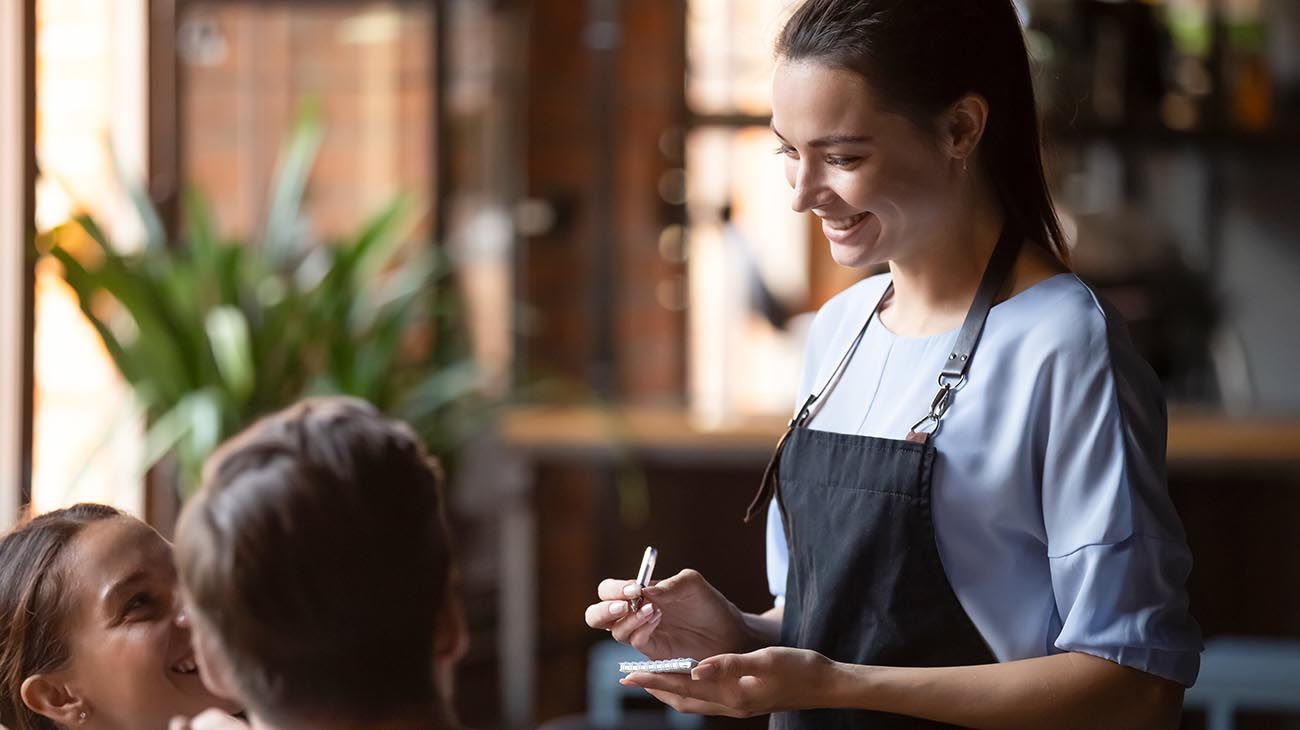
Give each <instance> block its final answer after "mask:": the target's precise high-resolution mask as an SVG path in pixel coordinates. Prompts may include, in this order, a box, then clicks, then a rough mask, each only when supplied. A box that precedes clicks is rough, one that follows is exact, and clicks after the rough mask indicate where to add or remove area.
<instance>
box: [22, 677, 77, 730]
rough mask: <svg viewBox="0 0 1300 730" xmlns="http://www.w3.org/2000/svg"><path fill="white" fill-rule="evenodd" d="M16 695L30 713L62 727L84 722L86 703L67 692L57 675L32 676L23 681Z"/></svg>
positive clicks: (74, 725) (65, 686)
mask: <svg viewBox="0 0 1300 730" xmlns="http://www.w3.org/2000/svg"><path fill="white" fill-rule="evenodd" d="M18 694H19V696H21V697H22V699H23V704H24V705H27V708H28V709H30V710H31V711H32V712H35V713H36V714H38V715H40V716H41V717H48V718H49V719H51V720H53V721H54V722H56V723H58V724H59V725H61V726H63V727H76V726H78V725H81V724H82V723H84V722H85V717H86V713H87V709H86V703H85V702H84V701H83V700H82V699H81V698H80V697H77V696H76V695H75V694H73V693H72V692H71V691H69V689H68V687H67V685H65V684H64V683H63V681H62V678H61V677H60V676H59V675H57V674H34V675H32V676H30V677H28V678H27V679H24V680H23V685H22V687H21V688H20V689H19V692H18Z"/></svg>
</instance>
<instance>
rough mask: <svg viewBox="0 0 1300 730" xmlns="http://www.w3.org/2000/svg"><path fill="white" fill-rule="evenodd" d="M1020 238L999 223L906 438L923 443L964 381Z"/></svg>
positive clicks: (1013, 229) (1013, 231)
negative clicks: (925, 408) (933, 386)
mask: <svg viewBox="0 0 1300 730" xmlns="http://www.w3.org/2000/svg"><path fill="white" fill-rule="evenodd" d="M1023 240H1024V237H1023V236H1022V235H1021V234H1020V233H1019V232H1018V230H1017V229H1016V227H1015V226H1013V225H1011V223H1010V222H1007V223H1004V224H1003V226H1002V234H1001V235H1000V236H998V242H997V245H996V246H994V247H993V255H992V256H990V257H989V262H988V264H987V265H986V266H985V267H984V276H983V278H982V279H980V285H979V289H976V290H975V299H974V300H973V301H972V302H971V305H970V309H968V310H966V320H965V321H964V322H962V325H961V331H960V332H958V333H957V342H956V343H955V344H954V345H953V348H952V353H951V354H949V355H948V359H947V360H945V361H944V365H943V371H942V372H940V373H939V391H938V392H937V393H935V395H934V400H933V401H931V402H930V411H929V412H928V413H926V414H925V417H924V418H922V419H921V420H919V421H917V422H916V423H915V424H913V425H912V428H911V430H909V431H908V432H907V436H906V440H907V441H913V442H916V443H922V444H924V443H927V442H929V440H930V437H931V436H933V435H934V434H935V432H937V431H938V430H939V422H940V421H941V420H942V419H943V416H944V414H945V413H947V412H948V406H949V405H951V404H952V394H953V391H956V390H958V389H960V388H961V386H963V385H965V383H966V371H967V370H968V369H969V368H970V361H971V358H973V357H974V356H975V348H976V347H977V346H978V345H979V341H980V336H981V335H983V334H984V323H985V322H986V321H988V318H989V311H990V310H992V309H993V300H994V299H996V298H997V296H998V292H1000V291H1002V287H1003V286H1004V285H1005V284H1006V282H1007V277H1008V276H1009V275H1010V274H1011V267H1012V266H1013V265H1014V264H1015V263H1016V255H1017V254H1019V253H1020V246H1021V243H1022V242H1023Z"/></svg>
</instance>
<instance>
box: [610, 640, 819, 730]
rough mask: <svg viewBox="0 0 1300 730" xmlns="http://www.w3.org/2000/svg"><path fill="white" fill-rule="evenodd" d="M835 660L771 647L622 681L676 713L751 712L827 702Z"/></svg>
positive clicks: (743, 714) (638, 674)
mask: <svg viewBox="0 0 1300 730" xmlns="http://www.w3.org/2000/svg"><path fill="white" fill-rule="evenodd" d="M836 666H837V665H836V664H835V662H832V661H831V660H830V659H827V658H826V657H825V656H823V655H821V654H818V653H817V652H815V651H808V650H806V649H790V648H786V647H781V646H772V647H768V648H765V649H759V650H758V651H755V652H750V653H748V654H723V655H719V656H714V657H711V658H709V659H705V660H704V661H702V662H700V665H699V666H698V667H696V668H695V670H694V671H693V672H692V673H691V676H689V677H688V676H685V675H682V674H649V673H646V672H634V673H632V674H630V675H628V676H627V677H625V678H624V679H623V680H622V683H623V684H625V685H628V686H632V687H641V688H643V689H645V690H646V691H647V692H649V693H650V694H652V695H654V696H655V698H656V699H658V700H659V701H661V702H663V703H664V704H666V705H669V706H671V707H672V708H673V709H676V710H678V711H680V712H693V713H698V714H703V715H722V716H725V717H753V716H755V715H766V714H768V713H771V712H783V711H788V710H802V709H809V708H814V707H823V706H829V705H830V704H831V703H832V702H833V699H832V698H830V697H829V696H826V697H823V696H822V695H823V694H827V693H828V692H829V688H831V687H832V686H834V684H835V682H834V679H835V673H836Z"/></svg>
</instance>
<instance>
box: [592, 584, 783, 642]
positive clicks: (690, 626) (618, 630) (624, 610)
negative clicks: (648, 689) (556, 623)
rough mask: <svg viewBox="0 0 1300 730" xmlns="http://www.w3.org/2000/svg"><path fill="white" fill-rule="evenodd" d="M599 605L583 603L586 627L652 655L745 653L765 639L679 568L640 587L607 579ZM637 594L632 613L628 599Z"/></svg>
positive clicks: (732, 608) (714, 593)
mask: <svg viewBox="0 0 1300 730" xmlns="http://www.w3.org/2000/svg"><path fill="white" fill-rule="evenodd" d="M597 593H598V595H599V597H600V599H601V600H600V602H599V603H594V604H592V605H590V606H588V607H587V611H586V619H587V625H588V626H590V627H592V628H594V629H606V630H608V631H610V632H611V633H612V634H613V636H614V638H615V639H617V640H618V641H621V642H623V643H625V644H631V645H632V646H633V648H635V649H636V650H637V651H639V652H641V653H642V654H645V655H646V656H648V657H650V658H651V659H673V658H678V657H691V658H694V659H704V658H706V657H711V656H713V655H715V654H725V653H732V652H744V651H749V650H752V649H755V648H757V647H759V646H761V645H762V644H763V643H764V639H763V637H760V636H758V635H757V634H756V633H755V632H754V631H752V630H751V628H750V625H749V623H748V622H747V621H746V617H745V615H744V614H743V613H741V611H740V609H738V608H736V606H735V604H733V603H732V602H731V601H729V600H727V598H726V597H725V596H723V595H722V594H721V593H719V592H718V590H717V589H716V588H714V587H713V586H712V585H710V584H709V582H708V581H706V580H705V579H704V576H702V575H700V574H699V573H698V572H696V571H694V570H689V569H688V570H683V571H682V572H680V573H678V574H677V575H674V576H673V577H671V578H668V579H666V580H662V581H659V582H657V583H654V584H652V585H650V586H647V587H646V588H644V589H641V588H640V587H639V586H638V585H637V584H636V581H632V580H617V579H614V578H608V579H606V580H603V581H601V583H600V586H599V587H598V588H597ZM634 598H641V599H642V603H641V606H640V608H639V610H637V611H636V612H635V613H633V612H632V611H631V610H630V607H629V604H628V601H629V600H630V599H634Z"/></svg>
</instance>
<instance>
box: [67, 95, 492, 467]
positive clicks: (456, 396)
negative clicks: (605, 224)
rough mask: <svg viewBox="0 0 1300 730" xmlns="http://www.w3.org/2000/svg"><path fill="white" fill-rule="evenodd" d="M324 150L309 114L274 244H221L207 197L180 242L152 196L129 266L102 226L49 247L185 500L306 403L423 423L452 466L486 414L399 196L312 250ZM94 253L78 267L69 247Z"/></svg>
mask: <svg viewBox="0 0 1300 730" xmlns="http://www.w3.org/2000/svg"><path fill="white" fill-rule="evenodd" d="M322 137H323V131H322V124H321V120H320V117H319V115H318V114H317V113H316V111H315V110H314V109H311V108H309V109H307V110H306V111H305V112H304V113H303V114H302V115H301V116H300V118H299V121H298V123H297V125H296V127H295V129H294V131H293V133H292V136H291V137H290V139H289V143H288V145H287V146H286V148H285V151H284V153H283V154H282V156H281V159H280V164H279V166H278V170H277V172H276V175H275V178H274V180H273V183H272V185H271V199H270V203H269V206H268V211H269V212H268V215H267V219H266V223H265V227H264V231H263V235H262V236H261V238H260V240H257V241H250V242H241V241H234V240H227V239H223V238H222V237H221V236H220V235H219V234H218V233H217V226H216V225H215V224H214V221H213V220H212V218H211V216H210V214H209V213H208V210H207V206H206V205H205V204H204V202H203V199H202V198H201V196H200V195H198V194H197V193H191V194H189V195H187V197H186V200H185V206H184V208H185V210H184V214H183V220H184V226H183V231H182V232H181V233H180V235H179V236H178V238H179V240H174V241H169V240H167V237H166V235H165V234H164V232H163V227H162V226H161V225H160V223H159V218H158V216H157V213H156V212H155V211H154V209H153V208H152V205H151V204H150V203H149V201H148V199H147V197H146V196H145V195H144V194H143V192H142V191H140V190H135V191H133V192H132V195H131V197H132V200H133V201H134V202H135V205H136V209H137V211H138V213H139V214H140V217H141V220H142V221H143V223H144V230H145V232H146V234H145V241H144V245H143V246H142V247H139V249H138V250H136V251H134V252H130V253H125V252H123V251H122V249H120V248H119V247H118V246H115V245H114V244H113V242H111V241H110V240H109V239H108V237H107V236H106V235H105V234H104V232H103V230H102V228H101V227H100V226H99V225H98V223H97V222H96V221H95V220H94V219H93V218H91V217H89V216H84V215H83V216H80V217H78V218H76V219H75V220H74V221H73V222H72V223H70V224H68V227H69V228H71V230H65V231H59V230H56V231H55V232H54V234H53V235H51V236H49V237H48V239H47V240H45V241H44V245H43V248H45V253H46V255H49V256H54V257H56V258H57V259H58V260H59V262H60V263H61V264H62V266H63V276H64V278H65V280H66V281H67V282H68V284H69V285H70V286H71V287H72V288H73V290H74V291H75V292H76V294H77V296H78V298H79V300H80V305H81V309H82V311H83V312H84V313H85V314H86V316H87V317H88V318H89V320H90V322H91V324H92V325H93V326H94V328H95V329H96V330H97V332H98V333H99V336H100V337H101V339H102V340H103V342H104V345H105V347H106V348H107V350H108V352H109V353H110V355H111V357H112V359H113V361H114V363H115V365H116V367H117V368H118V370H119V371H120V372H121V373H122V375H123V377H124V378H125V380H126V381H127V382H128V383H129V385H130V386H131V389H132V391H133V394H134V396H135V399H136V401H137V402H138V403H139V405H140V407H141V408H142V410H143V412H144V415H145V422H146V425H147V430H146V437H145V460H146V465H147V466H152V465H153V464H155V463H156V462H158V461H159V460H160V459H163V458H164V457H167V456H169V455H170V456H172V457H174V459H175V461H176V463H177V465H178V466H179V472H180V474H179V480H180V484H179V486H180V487H181V490H182V493H188V492H189V491H191V490H193V489H194V488H195V487H196V486H197V484H198V477H199V472H200V468H201V466H202V463H203V460H204V459H205V458H206V457H207V456H208V454H209V453H211V451H212V450H213V449H214V448H215V447H216V446H217V445H218V444H219V443H220V442H221V441H222V440H224V439H225V438H227V437H228V436H230V435H232V434H234V433H235V432H237V431H238V430H240V429H241V428H243V427H244V426H246V425H248V424H249V423H250V422H251V421H253V420H254V419H256V418H257V417H258V416H260V415H263V414H265V413H268V412H270V411H273V410H275V409H278V408H281V407H283V406H285V405H287V404H289V403H291V402H293V401H295V400H297V399H299V398H301V397H304V396H307V395H316V394H329V393H340V394H348V395H354V396H358V397H361V398H365V399H366V400H368V401H370V402H372V403H374V404H375V405H376V406H377V407H379V408H380V409H381V410H383V411H385V412H387V413H389V414H390V415H393V416H396V417H400V418H403V419H405V420H407V421H409V422H410V423H411V424H412V425H413V426H414V427H415V428H416V430H417V431H418V432H420V434H421V435H422V436H423V437H424V438H425V440H426V441H427V442H428V444H429V446H430V448H431V449H432V450H434V452H435V453H443V454H446V453H447V452H448V451H449V450H451V449H453V448H454V446H455V444H456V443H457V442H458V441H459V440H460V439H461V438H462V437H463V436H464V435H465V433H466V429H467V428H469V427H471V425H472V424H473V423H474V422H475V420H476V419H475V418H474V416H475V415H476V414H477V413H478V409H477V408H475V407H474V406H475V405H476V396H475V383H476V379H477V376H476V372H475V368H474V365H473V363H472V361H471V360H470V359H469V357H468V356H467V354H466V352H467V349H468V348H467V347H465V346H464V337H463V336H462V329H461V327H460V326H459V322H458V317H457V312H458V310H459V306H458V298H457V297H456V293H455V291H454V288H453V287H452V286H451V277H450V276H449V275H448V274H449V272H450V267H449V266H448V262H447V261H446V259H445V257H444V256H442V255H440V253H439V251H438V250H437V249H436V248H434V247H432V246H423V247H419V249H418V250H416V249H414V248H413V247H411V246H405V245H403V240H404V234H405V233H406V227H405V224H406V222H407V221H409V220H411V218H412V211H411V204H410V201H409V198H407V197H405V196H398V197H396V198H395V199H393V200H392V201H391V202H390V203H389V204H387V205H386V206H384V207H383V208H382V209H381V210H380V211H379V212H378V213H377V214H376V215H374V216H373V217H372V218H371V219H370V220H369V221H368V222H367V223H366V224H365V225H364V226H363V227H362V228H361V230H360V231H358V232H357V233H356V234H355V235H352V236H350V237H347V238H346V239H345V240H341V241H336V242H333V243H332V244H330V245H319V246H307V245H305V244H304V243H303V238H302V236H301V235H300V234H299V232H300V230H301V228H302V226H301V223H302V212H301V203H302V199H303V194H304V191H305V189H306V184H307V178H308V175H309V173H310V170H311V168H312V164H313V162H314V160H315V157H316V153H317V150H318V149H319V146H320V143H321V140H322ZM75 237H81V238H83V239H84V238H88V239H89V240H90V241H92V242H93V243H91V244H87V245H86V246H84V247H83V248H87V249H88V251H84V252H80V253H81V255H74V252H73V249H74V248H75V247H72V246H68V245H65V243H64V242H65V241H68V240H72V239H73V238H75Z"/></svg>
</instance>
